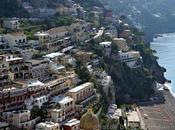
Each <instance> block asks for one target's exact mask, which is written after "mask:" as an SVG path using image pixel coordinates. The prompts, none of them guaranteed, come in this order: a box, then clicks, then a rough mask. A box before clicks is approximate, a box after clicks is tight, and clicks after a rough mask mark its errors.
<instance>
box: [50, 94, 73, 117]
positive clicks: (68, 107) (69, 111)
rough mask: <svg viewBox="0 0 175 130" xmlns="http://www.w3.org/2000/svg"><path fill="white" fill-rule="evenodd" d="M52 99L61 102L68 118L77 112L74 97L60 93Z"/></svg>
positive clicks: (61, 106)
mask: <svg viewBox="0 0 175 130" xmlns="http://www.w3.org/2000/svg"><path fill="white" fill-rule="evenodd" d="M52 101H53V102H55V103H59V105H60V108H61V109H62V110H64V112H65V118H66V119H68V118H70V117H72V116H73V115H74V114H75V103H74V101H73V98H71V97H68V96H67V97H65V96H63V95H59V96H56V97H54V98H53V100H52Z"/></svg>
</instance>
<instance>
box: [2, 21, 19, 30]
mask: <svg viewBox="0 0 175 130" xmlns="http://www.w3.org/2000/svg"><path fill="white" fill-rule="evenodd" d="M19 25H20V23H19V20H13V19H11V20H4V21H3V26H4V27H5V28H10V29H19Z"/></svg>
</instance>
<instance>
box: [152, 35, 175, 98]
mask: <svg viewBox="0 0 175 130" xmlns="http://www.w3.org/2000/svg"><path fill="white" fill-rule="evenodd" d="M151 48H152V49H154V50H156V52H157V53H156V54H155V55H156V56H157V57H159V59H158V62H159V64H160V65H161V66H163V67H165V68H166V70H167V72H166V73H165V77H166V78H167V79H168V80H171V82H172V83H171V85H170V86H169V87H170V88H169V89H170V90H171V92H172V94H173V95H174V96H175V33H169V34H163V35H162V37H158V38H154V40H153V42H152V43H151Z"/></svg>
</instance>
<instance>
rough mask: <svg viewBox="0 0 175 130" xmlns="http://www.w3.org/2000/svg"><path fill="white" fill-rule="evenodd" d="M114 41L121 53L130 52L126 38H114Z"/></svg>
mask: <svg viewBox="0 0 175 130" xmlns="http://www.w3.org/2000/svg"><path fill="white" fill-rule="evenodd" d="M113 41H114V43H115V44H116V45H117V47H118V49H119V50H120V51H128V50H129V47H128V45H127V43H126V39H124V38H114V39H113Z"/></svg>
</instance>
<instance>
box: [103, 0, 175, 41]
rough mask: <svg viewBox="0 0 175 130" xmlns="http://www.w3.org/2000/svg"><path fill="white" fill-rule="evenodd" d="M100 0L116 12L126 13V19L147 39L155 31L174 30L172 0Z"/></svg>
mask: <svg viewBox="0 0 175 130" xmlns="http://www.w3.org/2000/svg"><path fill="white" fill-rule="evenodd" d="M101 1H102V2H103V3H104V5H105V6H106V7H107V8H110V9H112V10H113V11H115V12H116V13H117V14H122V15H126V16H127V18H128V20H130V21H132V23H133V24H134V25H135V26H136V27H138V28H140V29H142V30H143V31H144V32H145V34H146V36H147V38H149V39H150V38H152V36H153V35H154V34H156V33H164V32H174V31H175V26H173V25H174V21H175V8H174V5H175V1H174V0H132V1H131V0H108V1H106V0H101Z"/></svg>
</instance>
